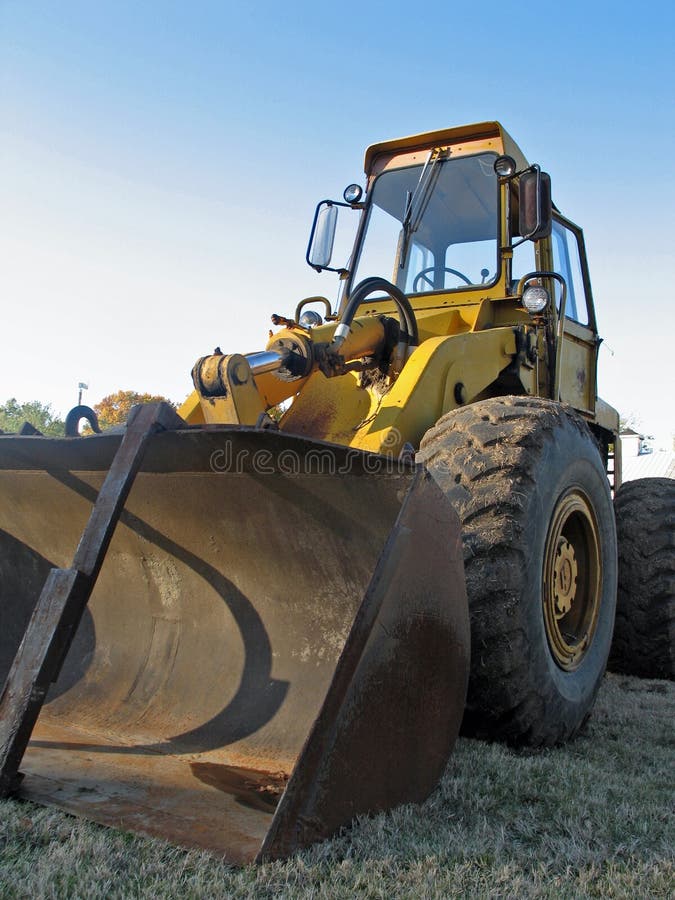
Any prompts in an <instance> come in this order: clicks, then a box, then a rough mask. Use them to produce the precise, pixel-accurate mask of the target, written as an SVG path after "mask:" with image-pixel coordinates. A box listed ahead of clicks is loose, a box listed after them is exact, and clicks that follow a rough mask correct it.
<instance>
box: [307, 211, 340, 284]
mask: <svg viewBox="0 0 675 900" xmlns="http://www.w3.org/2000/svg"><path fill="white" fill-rule="evenodd" d="M337 217H338V207H337V206H336V204H335V203H332V202H331V201H330V200H323V201H322V202H321V203H319V205H318V206H317V208H316V213H315V215H314V223H313V225H312V233H311V234H310V236H309V246H308V247H307V262H308V263H309V265H310V266H312V268H313V269H316V270H317V271H320V270H321V269H326V268H328V266H329V265H330V261H331V257H332V256H333V244H334V243H335V230H336V228H337Z"/></svg>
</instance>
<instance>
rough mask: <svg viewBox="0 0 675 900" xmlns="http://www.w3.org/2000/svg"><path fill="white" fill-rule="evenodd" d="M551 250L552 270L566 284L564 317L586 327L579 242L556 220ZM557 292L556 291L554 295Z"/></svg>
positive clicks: (586, 316) (570, 231)
mask: <svg viewBox="0 0 675 900" xmlns="http://www.w3.org/2000/svg"><path fill="white" fill-rule="evenodd" d="M551 248H552V251H553V268H554V270H555V271H556V272H558V274H560V275H562V277H563V278H564V279H565V282H566V284H567V306H566V308H565V316H566V317H567V318H568V319H573V320H574V321H575V322H579V324H580V325H588V321H589V320H588V304H587V302H586V290H585V288H584V278H583V274H582V269H581V253H580V252H579V240H578V238H577V235H576V234H575V233H574V231H572V229H571V228H568V227H567V226H566V225H565V224H564V223H563V222H560V221H558V220H556V219H554V220H553V230H552V232H551ZM558 290H559V289H556V293H558ZM558 307H560V293H558Z"/></svg>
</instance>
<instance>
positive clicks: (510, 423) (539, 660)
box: [418, 397, 616, 746]
mask: <svg viewBox="0 0 675 900" xmlns="http://www.w3.org/2000/svg"><path fill="white" fill-rule="evenodd" d="M418 459H419V460H420V461H422V462H424V463H426V465H427V467H428V468H429V469H430V471H431V472H432V474H433V476H434V477H435V478H436V480H437V481H438V483H439V484H440V485H441V487H442V488H443V490H444V491H445V493H446V495H447V496H448V498H449V499H450V501H451V502H452V503H453V505H454V506H455V509H456V510H457V512H458V513H459V516H460V519H461V520H462V535H463V543H464V563H465V572H466V580H467V593H468V597H469V607H470V612H471V637H472V646H471V660H472V662H471V677H470V681H469V696H468V701H467V708H466V712H465V715H464V722H463V726H462V728H463V731H464V733H465V734H470V735H474V736H477V737H485V738H490V739H499V740H505V741H507V742H509V743H514V744H528V745H531V746H550V745H553V744H556V743H560V742H562V741H565V740H568V739H569V738H571V737H573V736H574V735H575V734H576V733H577V732H578V731H579V730H580V729H581V727H582V726H583V724H584V722H585V721H586V719H587V717H588V715H589V713H590V709H591V707H592V705H593V701H594V699H595V695H596V693H597V691H598V688H599V686H600V681H601V679H602V676H603V673H604V671H605V666H606V663H607V657H608V654H609V649H610V644H611V639H612V629H613V624H614V611H615V604H616V530H615V525H614V514H613V509H612V501H611V496H610V492H609V485H608V482H607V476H606V473H605V469H604V466H603V463H602V460H601V457H600V454H599V452H598V450H597V447H596V444H595V442H594V440H593V437H592V435H591V433H590V431H589V429H588V427H587V426H586V424H585V423H584V422H583V420H581V419H580V418H579V417H578V416H577V415H576V413H574V411H573V410H571V409H570V408H568V407H565V406H562V405H561V404H558V403H552V402H550V401H546V400H539V399H534V398H529V397H501V398H496V399H493V400H485V401H481V402H479V403H475V404H472V405H470V406H467V407H463V408H461V409H458V410H454V411H453V412H451V413H448V414H447V415H446V416H444V417H443V418H442V419H440V420H439V421H438V422H437V424H436V425H435V426H434V427H433V428H432V429H430V431H428V432H427V434H426V435H425V437H424V439H423V440H422V443H421V446H420V452H419V455H418Z"/></svg>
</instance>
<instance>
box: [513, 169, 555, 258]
mask: <svg viewBox="0 0 675 900" xmlns="http://www.w3.org/2000/svg"><path fill="white" fill-rule="evenodd" d="M518 209H519V217H520V236H521V237H522V238H523V239H525V240H530V241H538V240H539V238H545V237H548V236H549V235H550V233H551V225H552V215H553V208H552V204H551V176H550V175H548V174H547V173H546V172H542V171H541V169H540V168H539V166H533V167H532V169H531V170H530V171H529V172H523V174H522V175H521V176H520V186H519V191H518Z"/></svg>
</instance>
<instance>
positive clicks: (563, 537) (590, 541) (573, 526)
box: [543, 488, 602, 671]
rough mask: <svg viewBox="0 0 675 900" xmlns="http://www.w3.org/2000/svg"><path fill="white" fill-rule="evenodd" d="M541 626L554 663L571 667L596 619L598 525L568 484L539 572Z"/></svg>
mask: <svg viewBox="0 0 675 900" xmlns="http://www.w3.org/2000/svg"><path fill="white" fill-rule="evenodd" d="M543 578H544V584H543V603H544V610H543V612H544V626H545V628H546V638H547V640H548V645H549V647H550V650H551V653H552V655H553V658H554V659H555V662H556V664H557V665H558V666H560V668H561V669H565V670H566V671H573V670H574V669H576V668H577V667H578V666H579V665H580V664H581V662H582V660H583V658H584V656H585V655H586V652H587V651H588V649H589V647H590V646H591V643H592V640H593V635H594V634H595V629H596V626H597V623H598V615H599V611H600V597H601V585H602V560H601V554H600V541H599V537H598V526H597V523H596V520H595V515H594V513H593V510H592V507H591V505H590V503H589V501H588V500H587V498H586V496H585V495H584V494H583V493H582V492H581V491H580V490H577V489H574V488H573V489H570V490H569V491H567V492H566V493H565V494H563V496H562V497H561V498H560V499H559V500H558V503H557V505H556V508H555V510H554V512H553V516H552V518H551V524H550V526H549V531H548V536H547V538H546V549H545V552H544V572H543Z"/></svg>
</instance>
